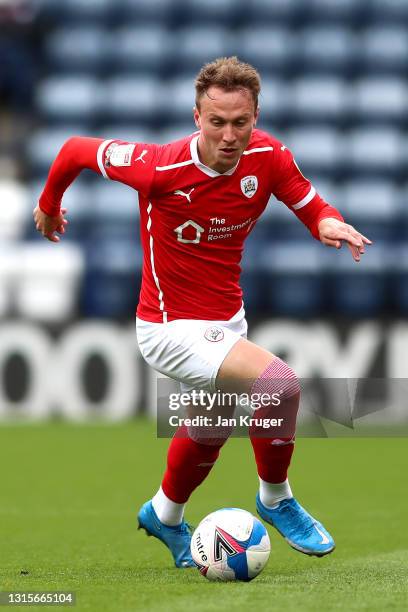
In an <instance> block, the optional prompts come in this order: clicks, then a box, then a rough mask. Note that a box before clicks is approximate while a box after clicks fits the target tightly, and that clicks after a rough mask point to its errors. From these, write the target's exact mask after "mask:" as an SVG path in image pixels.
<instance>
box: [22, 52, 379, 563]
mask: <svg viewBox="0 0 408 612" xmlns="http://www.w3.org/2000/svg"><path fill="white" fill-rule="evenodd" d="M195 88H196V106H195V109H194V121H195V124H196V126H197V131H196V132H195V133H193V134H190V135H188V136H186V137H185V138H183V139H182V140H179V141H177V142H172V143H170V144H166V145H157V144H146V143H127V142H122V141H119V140H102V139H98V138H83V137H81V138H80V137H74V138H71V139H69V140H68V141H67V142H66V143H65V144H64V146H63V147H62V149H61V151H60V152H59V154H58V156H57V158H56V159H55V161H54V163H53V165H52V167H51V170H50V173H49V176H48V180H47V183H46V185H45V188H44V191H43V193H42V195H41V197H40V200H39V204H38V206H37V207H36V208H35V210H34V219H35V223H36V227H37V229H38V231H39V232H41V233H42V235H43V236H44V237H45V238H47V239H48V240H51V241H53V242H58V241H59V240H60V237H59V236H58V235H57V234H60V235H63V234H64V232H65V230H66V224H67V220H66V219H65V214H66V209H64V208H63V209H61V200H62V196H63V194H64V192H65V190H66V189H67V187H68V186H69V185H70V184H71V183H72V181H73V180H74V179H75V178H76V177H77V176H78V174H79V173H80V172H81V170H83V169H84V168H90V169H91V170H94V171H95V172H96V173H98V174H101V175H102V176H103V177H104V178H105V179H108V180H115V181H120V182H122V183H125V184H127V185H129V186H130V187H133V188H134V189H135V190H137V191H138V192H139V205H140V231H141V238H142V244H143V250H144V259H143V279H142V288H141V292H140V299H139V304H138V307H137V319H136V320H137V338H138V342H139V346H140V350H141V352H142V355H143V357H144V358H145V360H146V361H147V363H148V364H150V365H151V366H152V367H153V368H155V369H156V370H158V371H159V372H161V373H163V374H166V375H167V376H169V377H171V378H173V379H175V380H177V381H179V382H180V383H181V386H182V390H183V391H191V390H193V389H201V390H203V389H204V390H207V391H209V392H214V391H215V390H220V391H221V392H224V393H241V394H244V393H245V394H248V395H251V396H252V395H254V394H259V393H265V394H266V396H267V397H268V396H269V397H270V398H272V397H276V395H275V394H278V395H279V404H280V405H279V415H280V416H283V417H284V420H285V428H284V430H283V431H278V430H274V431H273V432H272V433H271V434H270V435H265V433H263V434H259V428H257V427H250V429H249V436H250V439H251V443H252V446H253V451H254V455H255V461H256V464H257V470H258V475H259V483H260V486H259V493H258V495H257V499H256V506H257V510H258V513H259V515H260V516H261V517H262V518H263V519H264V520H265V521H266V522H267V523H269V524H271V525H273V526H274V527H275V528H276V529H277V530H278V531H279V532H280V533H281V534H282V536H283V537H284V538H285V539H286V540H287V542H288V543H289V544H290V545H291V546H292V547H293V548H295V549H297V550H299V551H301V552H303V553H306V554H308V555H317V556H322V555H325V554H328V553H330V552H331V551H332V550H333V549H334V547H335V544H334V540H333V538H332V537H331V535H330V534H329V533H328V531H327V530H326V529H325V528H324V527H323V525H322V524H321V523H319V522H318V521H317V520H316V519H314V518H313V517H312V516H311V515H310V514H309V513H308V512H306V510H305V509H304V508H303V507H302V506H301V505H300V504H299V503H298V502H297V501H296V500H295V498H294V497H293V495H292V491H291V487H290V485H289V481H288V478H287V471H288V467H289V464H290V460H291V456H292V453H293V449H294V437H295V424H296V414H297V410H298V406H299V396H300V385H299V381H298V379H297V377H296V374H295V372H294V371H293V370H292V369H291V368H290V367H289V365H287V364H286V363H285V362H284V361H282V360H281V359H280V358H278V357H277V356H275V355H273V354H271V353H270V352H268V351H266V350H264V349H263V348H261V347H259V346H257V345H255V344H254V343H252V342H250V341H248V340H247V338H246V332H247V324H246V321H245V312H244V308H243V304H242V291H241V289H240V286H239V276H240V261H241V256H242V251H243V245H244V241H245V238H246V237H247V236H248V234H249V233H250V232H251V230H252V228H253V227H254V225H255V223H256V221H257V219H258V218H259V216H260V215H261V214H262V212H263V211H264V209H265V207H266V205H267V204H268V201H269V199H270V196H271V194H274V195H275V196H276V198H278V199H279V200H281V201H282V202H283V203H284V204H285V205H286V206H287V207H288V208H289V209H290V210H291V211H293V212H294V213H295V215H296V216H297V217H298V219H299V220H300V221H301V222H302V223H304V224H305V225H306V227H307V228H308V229H309V230H310V232H311V234H312V236H314V238H316V239H317V240H320V241H321V242H322V243H323V244H325V245H327V246H330V247H335V248H337V249H339V248H341V246H342V244H343V243H344V244H346V245H347V246H348V248H349V249H350V251H351V254H352V257H353V258H354V260H355V261H356V262H358V261H359V260H360V258H361V255H362V254H363V253H364V249H365V245H368V244H371V241H370V240H368V239H367V238H366V237H365V236H363V235H362V234H361V233H359V232H358V231H357V230H356V229H354V227H352V226H351V225H348V224H347V223H345V222H344V220H343V218H342V216H341V215H340V213H339V212H338V211H337V210H336V209H335V208H333V207H332V206H330V205H329V204H327V203H326V202H325V201H324V200H323V199H322V198H321V197H320V196H319V195H318V194H317V193H316V190H315V188H314V187H313V186H312V185H311V184H310V182H309V181H308V180H307V179H306V178H305V177H304V176H303V175H302V173H301V172H300V170H299V168H298V166H297V165H296V162H295V161H294V158H293V156H292V153H291V152H290V151H289V150H288V149H287V148H286V146H285V145H284V144H282V143H281V142H279V141H278V140H277V139H276V138H274V137H273V136H271V135H270V134H268V133H266V132H263V131H260V130H258V129H256V127H255V125H256V122H257V118H258V114H259V108H258V95H259V92H260V78H259V75H258V72H257V71H256V70H255V69H254V68H253V67H252V66H250V65H249V64H246V63H243V62H240V61H239V60H238V59H237V58H236V57H230V58H220V59H217V60H215V61H214V62H212V63H209V64H207V65H205V66H204V67H203V68H202V69H201V71H200V72H199V74H198V76H197V79H196V82H195ZM169 104H171V101H169ZM311 146H313V143H311ZM112 206H115V203H114V202H113V203H112ZM274 410H275V407H274V406H273V402H272V400H271V403H270V405H269V406H268V405H266V406H263V407H262V409H260V412H262V414H263V415H265V414H269V415H272V416H273V415H274V414H275V413H276V411H275V412H274ZM229 432H230V430H229V428H228V427H222V428H220V431H218V432H212V434H211V435H210V436H208V432H205V431H203V429H202V428H200V427H191V426H190V427H185V426H181V427H180V429H179V430H178V431H177V432H176V434H175V436H174V437H173V439H172V441H171V443H170V446H169V450H168V456H167V468H166V471H165V474H164V477H163V480H162V483H161V486H160V488H159V490H158V491H157V493H156V494H155V495H154V497H153V499H152V500H150V501H148V502H146V503H145V504H144V505H143V506H142V508H141V510H140V512H139V515H138V519H139V525H140V526H141V527H143V528H144V529H145V530H146V531H147V532H148V533H150V534H151V535H153V536H155V537H157V538H158V539H160V540H161V541H162V542H163V543H164V544H165V545H166V546H167V547H168V548H169V549H170V551H171V553H172V555H173V558H174V561H175V563H176V566H177V567H190V566H193V565H194V563H193V560H192V558H191V554H190V547H189V545H190V539H191V535H190V530H189V526H188V524H187V523H186V522H185V521H184V507H185V504H186V502H187V501H188V499H189V497H190V495H191V494H192V492H193V491H194V490H195V489H196V488H197V487H198V486H199V485H200V484H201V482H202V481H203V480H204V479H205V478H206V476H207V475H208V473H209V472H210V470H211V468H212V466H213V465H214V463H215V461H216V460H217V458H218V455H219V453H220V449H221V447H222V445H223V444H224V443H225V441H226V439H227V437H228V434H229ZM206 434H207V435H206Z"/></svg>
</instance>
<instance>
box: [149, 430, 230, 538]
mask: <svg viewBox="0 0 408 612" xmlns="http://www.w3.org/2000/svg"><path fill="white" fill-rule="evenodd" d="M225 441H226V440H222V439H220V444H218V445H214V442H213V441H212V442H213V443H212V444H202V443H199V442H196V441H195V440H192V439H191V438H190V437H188V432H187V428H186V427H180V428H179V429H178V430H177V432H176V434H175V436H174V438H173V439H172V441H171V443H170V446H169V450H168V453H167V468H166V471H165V474H164V477H163V482H162V485H161V487H160V489H159V491H158V492H157V493H156V495H155V496H154V497H153V500H152V503H153V508H154V511H155V512H156V514H157V516H158V517H159V520H160V521H161V522H162V523H164V524H166V525H173V526H174V525H179V524H180V523H181V521H182V520H183V513H184V506H185V504H186V502H187V500H188V499H189V497H190V495H191V493H192V492H193V491H194V490H195V489H196V488H197V487H198V486H199V485H200V484H201V483H202V482H203V480H205V478H206V477H207V476H208V474H209V473H210V471H211V468H212V467H213V465H214V463H215V462H216V461H217V459H218V455H219V454H220V448H221V446H222V445H223V444H224V442H225Z"/></svg>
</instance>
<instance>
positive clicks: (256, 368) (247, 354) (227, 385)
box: [216, 338, 275, 393]
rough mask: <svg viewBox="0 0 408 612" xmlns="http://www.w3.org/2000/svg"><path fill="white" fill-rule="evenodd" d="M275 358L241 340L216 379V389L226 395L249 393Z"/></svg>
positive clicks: (229, 353) (235, 345)
mask: <svg viewBox="0 0 408 612" xmlns="http://www.w3.org/2000/svg"><path fill="white" fill-rule="evenodd" d="M274 357H275V355H273V353H270V352H269V351H267V350H265V349H263V348H262V347H260V346H258V345H257V344H254V343H253V342H250V341H249V340H245V339H244V338H241V339H240V340H238V342H236V344H234V346H233V347H232V348H231V350H230V351H229V352H228V354H227V355H226V357H225V359H224V361H223V362H222V364H221V366H220V368H219V370H218V374H217V378H216V388H217V389H220V390H221V391H223V392H225V393H232V392H236V393H249V391H250V390H251V388H252V385H253V383H254V381H255V380H257V379H258V378H259V377H260V376H261V374H262V372H264V371H265V370H266V368H267V367H268V365H269V364H270V363H271V361H272V360H273V359H274Z"/></svg>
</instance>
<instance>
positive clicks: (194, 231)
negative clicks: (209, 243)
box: [174, 219, 204, 244]
mask: <svg viewBox="0 0 408 612" xmlns="http://www.w3.org/2000/svg"><path fill="white" fill-rule="evenodd" d="M174 231H175V232H176V234H177V240H178V242H183V243H184V244H198V243H199V242H200V240H201V234H202V233H203V231H204V228H203V227H201V225H198V223H196V222H195V221H191V219H190V220H188V221H185V223H183V224H182V225H179V226H178V227H176V229H175V230H174Z"/></svg>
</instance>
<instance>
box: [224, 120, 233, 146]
mask: <svg viewBox="0 0 408 612" xmlns="http://www.w3.org/2000/svg"><path fill="white" fill-rule="evenodd" d="M222 139H223V141H224V142H225V143H228V144H232V143H233V142H235V140H236V136H235V132H234V128H233V126H232V125H228V124H227V125H226V126H225V127H224V131H223V134H222Z"/></svg>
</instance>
